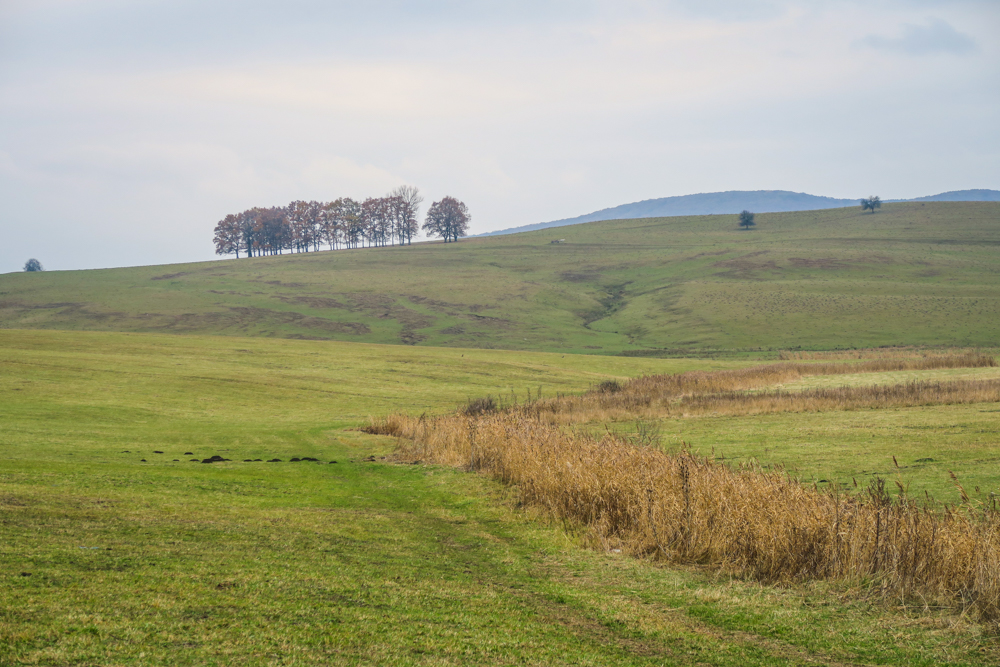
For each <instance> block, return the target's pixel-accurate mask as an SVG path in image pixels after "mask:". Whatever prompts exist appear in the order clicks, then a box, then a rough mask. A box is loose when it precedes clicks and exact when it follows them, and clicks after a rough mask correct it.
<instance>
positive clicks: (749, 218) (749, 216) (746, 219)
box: [739, 210, 757, 229]
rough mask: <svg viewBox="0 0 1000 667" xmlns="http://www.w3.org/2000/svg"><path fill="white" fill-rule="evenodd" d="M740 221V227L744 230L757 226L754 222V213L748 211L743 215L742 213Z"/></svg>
mask: <svg viewBox="0 0 1000 667" xmlns="http://www.w3.org/2000/svg"><path fill="white" fill-rule="evenodd" d="M739 220H740V227H742V228H743V229H750V228H751V227H753V226H754V225H755V224H757V223H755V222H754V221H753V213H751V212H750V211H747V210H744V211H743V212H742V213H740V218H739Z"/></svg>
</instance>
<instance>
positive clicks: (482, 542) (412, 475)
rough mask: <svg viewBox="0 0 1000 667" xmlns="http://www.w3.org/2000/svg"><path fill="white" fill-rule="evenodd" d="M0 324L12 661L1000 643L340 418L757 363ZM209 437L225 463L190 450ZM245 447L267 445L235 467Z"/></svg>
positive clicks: (944, 654)
mask: <svg viewBox="0 0 1000 667" xmlns="http://www.w3.org/2000/svg"><path fill="white" fill-rule="evenodd" d="M0 343H2V344H0V355H2V357H0V368H2V371H3V372H2V374H0V379H2V382H0V396H2V400H0V419H2V423H3V424H4V428H3V431H2V435H0V438H2V443H0V446H2V456H3V464H2V466H0V522H2V524H0V525H2V527H3V528H2V532H3V541H2V544H0V562H2V564H3V567H2V569H0V595H2V603H0V664H12V665H13V664H17V665H64V664H136V665H143V664H233V663H236V662H239V663H242V664H250V665H255V664H289V665H293V664H317V663H323V664H345V665H351V664H353V665H361V664H399V665H410V664H412V665H445V664H539V665H540V664H555V665H559V664H567V665H568V664H594V665H597V664H624V665H629V664H631V665H646V664H649V665H653V664H656V665H663V664H668V665H669V664H676V665H682V664H691V663H694V662H700V663H707V664H717V665H727V664H728V665H755V664H757V665H783V664H806V663H810V664H811V663H819V664H855V663H859V662H860V663H878V664H900V665H903V664H905V665H932V664H942V663H948V664H957V665H960V664H969V665H981V664H996V662H997V659H998V658H1000V649H998V647H997V646H996V644H995V643H994V640H992V639H991V638H990V637H989V636H988V634H987V633H986V631H985V630H984V628H983V627H982V626H980V625H978V624H976V623H975V622H974V621H973V620H972V619H970V618H966V617H963V616H962V615H961V614H956V613H954V611H952V610H947V609H935V608H929V609H925V608H922V607H916V608H914V607H912V606H909V605H901V604H896V603H889V604H886V602H885V601H884V600H880V599H872V598H869V597H866V596H865V595H863V594H859V593H858V591H857V590H853V589H851V588H850V587H844V586H841V585H838V584H836V583H828V582H813V583H801V584H788V585H781V586H765V585H761V584H759V583H755V582H754V581H752V580H746V579H742V578H739V577H735V578H734V577H719V576H718V575H717V574H714V573H712V572H711V571H706V570H703V569H701V568H699V567H697V566H687V567H674V568H666V567H660V566H656V565H653V564H651V563H649V562H646V561H644V560H639V559H634V558H631V557H628V555H627V554H623V553H616V552H615V551H614V550H610V551H601V550H594V549H586V548H581V546H584V545H586V544H587V539H586V531H584V530H583V529H582V527H580V526H576V525H575V524H573V523H572V522H569V523H565V522H553V521H552V520H551V519H548V518H546V516H545V515H544V513H538V512H536V511H534V510H533V509H532V508H530V507H528V506H523V505H520V504H519V503H518V499H517V497H516V495H515V494H513V493H512V492H510V491H509V490H508V489H506V488H505V487H503V486H502V485H500V484H497V483H494V482H492V481H490V480H489V479H487V478H485V477H482V476H478V475H472V474H468V473H466V472H464V471H462V470H460V469H452V468H448V467H438V466H429V465H424V464H417V465H412V464H405V465H404V464H397V463H393V462H392V461H391V458H392V452H393V451H395V449H396V447H397V446H398V443H397V441H396V440H395V439H391V438H385V437H378V436H372V435H368V434H365V433H363V432H361V431H359V430H356V429H357V427H359V426H361V425H364V424H365V423H367V422H368V420H369V417H371V416H376V417H377V416H378V415H380V414H385V413H386V412H388V411H390V410H399V409H402V410H404V411H406V412H407V413H409V414H411V415H413V416H419V415H420V414H423V413H426V414H427V415H429V416H434V415H443V414H447V413H450V412H452V411H454V410H455V409H456V408H459V407H461V406H462V405H463V404H466V403H467V401H468V399H469V398H470V397H475V396H481V395H484V394H487V393H497V392H500V391H504V392H509V391H510V390H511V389H512V388H513V389H514V391H515V392H516V393H518V394H519V395H521V396H526V392H527V389H528V388H529V387H530V388H531V391H532V394H533V396H537V395H538V385H539V384H541V385H542V389H541V393H542V396H543V398H544V397H545V396H547V395H555V394H557V393H563V394H566V393H580V392H584V391H586V390H588V389H589V388H591V387H594V386H596V385H598V384H600V383H601V382H603V381H607V380H616V381H620V382H624V381H625V380H627V378H629V377H635V376H639V375H643V374H653V373H676V372H686V371H693V370H698V369H706V368H707V369H715V370H724V369H727V368H730V369H731V368H739V367H741V366H745V365H747V364H748V363H749V362H747V361H745V360H729V361H725V360H721V361H720V360H716V361H711V360H710V361H704V360H687V359H673V360H666V359H662V360H661V359H646V358H628V357H604V356H594V355H570V354H567V355H562V354H545V353H523V352H518V353H507V352H499V351H488V350H460V349H434V348H419V347H400V346H390V347H384V346H379V345H358V344H346V343H330V342H316V341H287V340H270V339H260V338H257V339H248V338H228V337H217V336H206V337H201V336H167V335H150V334H122V333H81V332H50V331H15V330H10V331H2V332H0ZM522 387H523V388H524V389H523V390H522V389H521V388H522ZM522 392H523V393H522ZM938 427H939V428H941V427H942V426H941V425H940V424H939V425H938ZM945 428H946V427H945ZM928 446H929V447H931V446H932V445H930V444H929V445H928ZM157 452H162V453H157ZM188 452H189V454H188ZM213 455H218V456H221V457H223V458H226V459H231V461H226V462H221V463H210V464H205V463H201V462H200V461H202V460H204V459H205V458H209V457H211V456H213ZM383 456H386V457H387V458H386V459H385V460H383V459H382V457H383ZM939 456H940V455H939ZM258 458H260V459H264V460H268V459H272V458H280V459H282V461H281V462H280V463H277V462H276V463H265V462H253V461H252V462H244V459H258ZM292 458H299V459H303V458H315V459H318V460H319V461H318V462H303V461H299V462H295V463H293V462H291V459H292ZM143 459H145V460H143ZM174 459H177V460H176V461H175V460H174ZM190 459H198V460H197V461H191V460H190ZM330 461H337V463H330ZM320 462H322V463H320ZM943 463H945V464H947V460H943Z"/></svg>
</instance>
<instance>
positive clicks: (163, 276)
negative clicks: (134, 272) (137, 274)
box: [150, 271, 191, 280]
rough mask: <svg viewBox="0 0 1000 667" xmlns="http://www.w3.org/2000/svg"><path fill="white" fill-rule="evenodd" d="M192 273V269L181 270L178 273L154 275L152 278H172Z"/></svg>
mask: <svg viewBox="0 0 1000 667" xmlns="http://www.w3.org/2000/svg"><path fill="white" fill-rule="evenodd" d="M189 275H191V272H190V271H180V272H178V273H165V274H163V275H162V276H153V277H152V278H150V280H170V279H171V278H180V277H181V276H189Z"/></svg>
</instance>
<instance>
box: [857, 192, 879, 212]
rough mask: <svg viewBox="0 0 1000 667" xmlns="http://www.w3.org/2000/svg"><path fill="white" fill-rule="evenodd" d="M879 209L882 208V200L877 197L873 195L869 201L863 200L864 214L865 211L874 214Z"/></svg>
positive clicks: (862, 209) (862, 210)
mask: <svg viewBox="0 0 1000 667" xmlns="http://www.w3.org/2000/svg"><path fill="white" fill-rule="evenodd" d="M877 208H882V200H881V199H879V198H878V197H877V196H876V195H872V196H871V197H869V198H868V199H862V200H861V212H862V213H863V212H865V211H871V212H872V213H874V212H875V209H877Z"/></svg>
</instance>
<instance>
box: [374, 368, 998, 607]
mask: <svg viewBox="0 0 1000 667" xmlns="http://www.w3.org/2000/svg"><path fill="white" fill-rule="evenodd" d="M995 365H996V362H995V360H994V359H993V358H992V357H988V356H983V355H978V354H963V355H943V356H936V357H919V358H917V357H913V358H909V357H906V358H883V359H870V360H866V361H862V362H859V363H849V364H848V363H817V364H799V363H780V364H771V365H766V366H757V367H754V368H748V369H742V370H732V371H717V372H712V373H709V372H694V373H682V374H677V375H657V376H647V377H641V378H637V379H635V380H632V381H629V382H627V383H625V384H619V383H617V382H606V383H603V384H601V385H599V386H598V387H596V388H594V389H593V390H591V391H590V392H588V394H586V395H584V396H576V397H566V396H563V397H558V398H555V399H547V400H536V401H534V402H529V403H527V404H523V405H508V406H502V405H499V404H498V401H496V400H494V399H492V398H487V399H480V400H478V401H475V402H470V403H469V405H468V406H467V407H466V408H465V409H464V410H463V411H460V413H459V414H455V415H449V416H443V417H438V418H433V419H425V418H423V417H421V418H413V417H407V416H403V415H391V416H389V417H387V418H384V419H380V420H373V421H372V423H371V425H370V426H369V427H368V429H367V430H368V431H369V432H371V433H378V434H382V435H390V436H396V437H398V438H400V448H399V456H401V457H405V458H408V459H411V460H414V459H415V460H422V461H428V462H435V463H442V464H446V465H452V466H462V467H466V468H468V469H470V470H479V471H483V472H485V473H488V474H490V475H492V476H493V477H495V478H497V479H499V480H501V481H503V482H504V483H506V484H509V485H512V486H514V487H516V488H517V489H518V491H519V493H520V495H521V499H522V500H523V501H524V502H525V503H529V504H532V505H535V506H539V507H542V508H544V509H545V510H546V511H547V512H549V513H550V514H551V515H552V516H554V517H558V518H559V519H562V520H567V521H573V522H578V523H579V524H582V525H584V526H586V527H587V528H588V537H589V539H590V540H592V541H593V543H594V544H595V545H596V546H599V547H600V548H605V549H612V548H616V549H621V550H623V551H627V552H630V553H633V554H637V555H644V556H648V557H652V558H655V559H660V560H665V561H669V562H678V563H695V564H702V565H707V566H711V567H716V568H720V569H722V570H725V571H727V572H732V573H736V574H739V575H744V576H750V577H755V578H757V579H760V580H762V581H783V580H802V579H810V578H811V579H847V580H854V581H858V580H860V581H865V582H868V583H869V584H871V585H872V586H873V587H874V588H875V589H876V590H880V591H882V592H883V593H885V594H887V595H897V596H900V597H902V598H903V599H908V600H913V599H916V600H923V601H924V602H925V603H931V602H933V603H934V604H958V605H960V606H963V607H968V608H971V609H974V610H976V612H977V613H978V614H979V616H980V618H981V619H983V620H984V621H986V622H988V623H1000V567H998V564H1000V514H998V512H997V507H996V502H995V499H992V498H991V501H990V504H989V505H984V504H982V503H979V504H977V503H973V502H972V501H971V500H970V499H969V498H968V496H967V495H966V494H965V491H964V490H962V491H961V493H962V498H963V502H962V503H961V505H960V506H958V507H945V508H944V509H930V508H928V507H921V506H919V505H918V504H917V503H916V502H915V500H914V499H912V498H910V497H908V496H907V494H906V490H905V489H904V488H903V486H902V484H899V483H898V482H897V485H898V487H899V494H898V495H897V496H896V497H893V496H891V495H890V494H889V493H888V492H887V490H886V488H885V482H884V480H880V479H876V481H875V482H874V483H873V484H872V486H871V487H869V488H868V489H865V490H863V491H862V492H860V493H846V492H845V491H844V490H842V489H837V488H830V489H826V490H822V491H821V490H819V489H817V488H816V487H815V486H814V487H811V488H810V487H806V486H803V485H802V484H801V483H799V481H798V480H796V479H794V478H792V477H790V476H789V475H787V474H785V473H784V472H782V471H773V470H764V469H762V468H760V467H757V466H755V465H745V466H741V467H738V468H733V467H731V466H729V465H726V464H723V463H719V462H716V461H714V460H712V459H708V458H701V457H698V456H695V455H692V454H691V453H689V452H687V451H681V452H679V453H667V452H664V451H662V450H659V449H656V448H652V447H642V446H636V443H635V442H634V441H633V440H630V439H628V438H627V437H623V436H620V435H615V434H613V433H611V432H608V433H607V434H606V435H604V436H603V437H602V438H595V437H592V436H588V435H587V434H586V433H576V432H570V431H569V430H567V429H563V428H560V426H561V425H564V424H572V423H581V422H587V421H592V420H593V419H595V418H607V416H608V415H613V416H626V415H627V416H632V417H634V416H636V415H641V416H647V415H654V416H661V417H662V416H678V415H686V414H705V413H722V414H753V413H762V412H777V411H801V410H846V409H856V408H884V407H895V406H910V405H924V404H941V403H970V402H984V401H1000V380H958V381H952V382H910V383H906V384H897V385H888V386H863V387H840V388H835V389H811V390H806V391H801V392H795V393H793V392H788V391H781V390H771V391H753V390H758V389H760V388H761V387H764V386H766V385H768V384H776V383H779V382H788V381H790V380H794V379H798V378H800V377H804V376H806V375H835V374H846V373H851V374H854V373H859V372H866V371H867V372H879V371H893V370H923V369H936V368H957V367H984V366H995ZM956 484H957V481H956ZM959 489H961V487H960V486H959Z"/></svg>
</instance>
